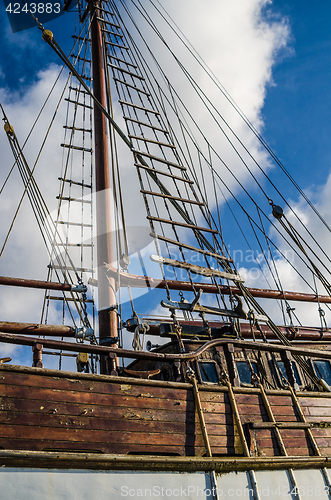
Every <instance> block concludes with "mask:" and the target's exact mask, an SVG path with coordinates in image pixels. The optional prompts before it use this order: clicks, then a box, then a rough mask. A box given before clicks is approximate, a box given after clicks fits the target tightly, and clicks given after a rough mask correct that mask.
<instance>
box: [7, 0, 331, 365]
mask: <svg viewBox="0 0 331 500" xmlns="http://www.w3.org/2000/svg"><path fill="white" fill-rule="evenodd" d="M154 3H155V5H156V6H158V8H160V5H161V6H163V7H165V8H166V9H167V11H168V12H169V14H170V15H171V16H172V17H173V19H174V20H175V21H176V23H177V25H178V26H179V27H180V29H181V30H182V31H183V33H184V34H185V36H187V38H188V39H189V40H190V42H191V43H192V44H193V46H194V47H195V48H196V49H197V51H198V52H199V54H200V55H201V56H202V58H203V60H204V61H205V63H206V64H207V65H208V66H209V67H210V68H211V70H212V71H213V73H214V74H215V75H216V76H217V78H218V80H219V81H220V82H221V84H222V85H223V86H224V87H225V89H226V90H227V92H229V94H230V95H231V96H232V98H233V99H234V100H235V102H236V103H237V105H238V106H239V107H240V108H241V109H242V111H243V112H244V113H245V115H246V116H247V117H248V118H249V120H250V121H251V122H252V123H253V124H254V126H255V127H256V128H257V129H258V130H259V132H260V133H261V134H262V135H263V137H264V138H265V139H266V140H267V142H268V143H269V145H270V146H271V148H272V149H273V150H274V151H275V152H276V154H277V155H278V157H279V158H280V159H281V161H282V162H283V164H284V165H285V167H286V168H287V169H288V171H289V172H290V174H291V175H292V176H293V177H294V178H295V179H296V181H297V182H298V183H299V185H300V187H301V188H302V189H303V190H304V191H305V192H306V193H307V194H308V195H309V197H310V198H311V200H312V201H313V202H314V203H315V204H316V206H317V208H318V210H319V211H320V212H321V214H322V215H323V217H324V218H325V219H326V220H327V221H328V222H329V223H331V210H330V203H329V191H330V190H329V186H330V183H331V181H330V179H329V176H330V159H331V154H330V139H329V138H330V113H329V110H330V102H331V91H330V84H329V82H330V72H331V66H330V58H331V55H330V54H331V35H330V31H329V25H330V19H331V6H330V4H329V3H328V2H318V3H313V2H311V1H307V0H291V1H285V0H277V1H276V0H275V1H274V2H271V1H268V0H233V1H231V2H229V1H228V0H205V1H204V2H203V3H202V2H200V1H197V0H181V1H180V2H178V0H167V1H165V0H160V2H156V1H155V2H154ZM126 4H127V5H131V2H130V0H126ZM145 5H146V6H148V7H149V10H150V13H151V15H152V16H153V18H154V19H155V20H159V21H160V22H161V20H160V18H159V16H158V14H157V13H156V11H155V9H154V8H153V7H152V6H151V5H150V4H149V2H145ZM119 7H120V8H121V6H120V5H119ZM133 12H134V9H133ZM74 16H75V14H74V13H68V14H65V15H64V16H62V17H60V18H59V19H57V20H54V21H51V22H50V23H48V25H47V26H46V27H47V28H48V29H51V30H52V31H53V32H54V35H55V37H56V39H57V41H58V42H59V43H60V45H61V46H62V47H63V49H64V50H65V51H66V52H67V53H68V52H69V50H70V47H71V43H72V39H71V38H70V34H71V33H70V29H71V25H72V23H73V19H74ZM139 22H140V23H141V24H140V25H141V26H143V22H142V21H139ZM0 28H1V33H2V40H1V53H0V102H1V103H2V105H3V106H4V108H5V111H6V113H7V114H8V117H9V119H10V121H11V122H12V124H13V126H14V127H15V131H16V133H17V135H18V137H19V139H20V141H21V143H23V142H24V140H25V138H26V136H27V134H28V131H29V129H30V127H31V125H32V123H33V121H34V119H35V117H36V115H37V112H38V110H39V108H40V106H41V105H42V102H43V100H44V99H45V97H46V95H47V93H48V91H49V89H50V87H51V85H52V82H53V80H54V78H55V77H56V75H57V74H58V72H59V69H60V62H59V61H58V59H57V56H56V55H55V54H54V53H52V51H51V49H50V48H49V47H48V46H47V44H45V42H43V41H42V40H41V33H40V31H39V30H38V29H37V28H33V29H30V30H26V31H24V32H20V33H12V32H11V28H10V25H9V22H8V20H7V17H6V13H5V9H4V6H3V7H2V13H1V15H0ZM162 29H163V30H164V33H165V35H167V34H171V31H170V30H169V29H168V28H167V27H166V26H165V25H164V23H163V24H162ZM149 36H150V35H149V34H146V39H147V41H149ZM172 38H173V41H172V42H171V44H172V45H171V46H172V48H173V49H174V50H176V51H178V54H179V58H180V60H181V61H182V62H183V63H184V64H185V65H186V66H187V67H188V68H189V69H190V70H191V69H192V71H196V73H195V78H196V79H197V81H198V82H199V84H201V86H203V88H204V89H205V90H206V91H207V92H208V95H209V96H210V97H211V99H213V102H215V104H216V106H217V107H218V108H219V109H220V110H221V113H222V115H223V116H225V118H226V119H227V120H228V121H229V122H230V123H231V125H232V126H233V127H235V128H236V130H237V131H238V134H239V135H240V137H242V138H243V140H244V141H245V143H246V144H247V145H248V146H249V147H250V148H251V149H253V150H254V155H255V157H256V158H257V159H258V161H259V162H260V164H261V165H262V167H263V169H265V171H267V172H268V173H269V175H270V177H271V178H272V180H273V181H274V182H275V183H278V187H279V188H280V189H281V190H282V194H283V195H284V196H285V197H286V198H287V199H288V200H290V202H291V204H292V206H293V207H296V208H297V210H298V213H299V214H300V218H301V220H303V221H304V222H305V223H306V225H307V226H308V227H309V228H310V229H311V230H315V231H316V232H317V233H318V234H317V235H318V238H319V241H321V242H322V244H323V245H324V247H325V248H327V247H328V248H330V243H331V241H330V240H331V239H330V234H329V233H328V232H327V231H325V228H323V225H322V224H321V223H320V222H318V220H317V219H316V216H314V215H313V214H312V212H311V211H310V210H309V209H308V208H307V206H306V205H305V204H304V203H303V202H302V199H301V198H300V196H299V193H298V192H297V191H296V190H294V189H293V186H292V185H291V183H289V182H287V181H286V178H285V176H284V175H283V174H281V172H280V170H279V169H278V168H277V167H275V166H272V163H271V162H270V161H269V160H268V159H267V157H266V155H265V152H264V151H263V150H262V148H261V147H259V146H258V144H257V143H256V141H255V140H254V139H253V138H252V136H251V135H250V134H249V133H248V131H247V128H246V127H245V126H244V125H243V124H242V123H241V121H240V120H239V119H238V117H237V116H236V115H234V114H231V112H230V109H229V108H228V107H227V105H226V103H225V100H224V99H223V98H222V97H221V95H220V93H219V92H218V91H216V89H215V87H214V86H213V85H212V84H211V82H210V80H209V79H208V78H207V76H206V74H205V73H203V72H202V71H201V69H199V67H196V69H194V67H193V62H192V61H191V59H190V58H189V57H187V56H186V55H185V54H184V51H183V48H182V46H181V45H180V44H179V42H178V41H176V39H175V37H172ZM164 65H165V67H166V69H168V71H169V72H170V73H171V78H172V81H173V83H174V85H176V87H177V88H178V89H179V92H181V93H182V94H185V93H186V92H187V90H186V88H187V87H186V82H185V80H184V79H183V76H182V74H180V73H179V72H177V70H175V69H174V66H173V63H172V61H171V60H167V59H166V56H164ZM60 82H62V83H63V82H64V76H61V78H60ZM60 87H61V86H59V90H57V91H56V92H57V93H55V94H56V95H55V96H54V98H53V99H52V100H51V102H50V104H49V109H50V110H52V109H53V110H54V107H55V103H56V99H57V97H58V95H59V92H60ZM182 94H181V95H182ZM186 98H187V99H188V103H190V102H191V101H190V99H191V96H190V94H187V95H186ZM50 112H51V111H50ZM197 113H198V117H199V119H200V120H201V123H202V124H203V126H204V128H205V129H208V130H209V127H210V122H209V121H208V120H209V119H208V118H207V117H206V115H205V113H204V112H203V110H202V108H201V109H200V108H197ZM63 118H64V116H63V115H61V111H59V123H60V122H61V120H62V122H61V123H63ZM46 123H47V120H46V118H45V119H44V118H42V120H41V124H40V127H39V129H36V131H35V135H34V137H32V138H31V140H30V141H29V143H28V146H27V149H26V154H27V156H28V159H29V161H30V162H32V163H33V160H34V158H35V156H36V153H35V148H36V147H38V146H39V145H40V140H41V139H40V138H41V137H42V135H43V131H44V130H45V127H46ZM220 135H221V134H220V132H219V131H217V130H215V131H213V132H212V131H211V142H212V143H220V145H221V146H222V154H223V155H224V157H225V158H226V160H227V161H228V162H230V163H231V165H232V169H233V170H234V171H235V172H237V173H238V174H239V173H240V175H241V179H242V180H243V181H244V182H245V183H247V186H249V187H251V188H252V190H253V193H255V195H256V196H257V197H259V196H260V194H259V193H258V192H257V190H256V187H255V186H254V183H252V181H251V179H250V177H249V176H248V174H247V172H243V171H239V166H237V164H236V161H235V160H234V159H233V157H232V153H230V152H229V153H228V152H227V151H226V149H225V143H224V148H223V142H222V141H223V139H222V138H221V137H220ZM61 142H62V137H61V126H58V127H56V126H55V128H54V131H53V132H52V140H51V152H50V153H48V156H46V157H45V158H43V161H42V163H41V166H40V168H39V167H38V169H39V170H37V171H36V177H37V178H38V182H39V185H40V187H41V189H42V191H43V193H44V194H45V196H46V197H47V194H46V191H47V188H48V187H49V185H50V184H51V183H52V182H53V181H54V182H56V178H57V177H58V171H57V170H56V165H54V163H56V161H57V160H55V159H56V158H58V157H60V156H58V155H59V154H61V152H60V153H57V152H56V151H57V150H56V148H57V146H58V145H59V143H61ZM59 149H60V148H59ZM223 149H224V151H223ZM0 150H1V162H0V184H1V185H2V183H3V182H4V179H5V178H6V175H7V173H8V172H9V169H10V166H11V165H12V157H11V152H10V149H9V146H8V142H7V139H6V136H5V134H4V133H3V134H2V135H0ZM256 173H257V175H258V176H259V179H261V182H262V183H263V185H264V186H268V183H267V182H266V181H265V180H263V176H262V175H261V174H259V173H258V172H257V171H256ZM123 175H124V176H125V175H126V174H125V172H124V174H123ZM127 175H130V174H127ZM222 176H223V177H224V178H226V179H227V181H228V183H230V184H231V182H233V181H232V180H231V178H230V176H229V174H228V173H226V172H222ZM20 182H21V181H20V179H19V178H18V176H17V174H16V177H15V174H14V177H13V178H12V179H11V180H10V183H9V184H8V186H6V189H4V191H3V193H2V194H1V195H0V196H1V197H2V200H1V209H0V217H1V219H0V220H1V225H0V235H1V238H2V239H3V238H4V236H5V234H6V232H7V230H8V227H9V224H10V218H11V216H12V215H13V213H14V211H15V209H16V206H17V203H18V200H19V196H20V194H21V193H22V186H21V184H20ZM231 188H233V189H235V190H236V189H237V187H236V186H235V183H233V184H231ZM131 190H134V186H133V184H132V183H128V192H129V194H130V196H131ZM270 192H271V193H274V192H273V191H272V190H271V191H270ZM54 194H55V195H56V194H57V192H56V190H55V192H54V193H53V194H52V195H50V196H53V198H50V199H49V202H50V208H51V209H52V210H54V209H55V206H56V205H55V200H54ZM238 195H240V190H238ZM271 196H273V194H271ZM275 202H276V203H280V202H281V200H280V199H275ZM261 203H262V199H261ZM263 203H264V206H263V209H264V210H265V211H266V212H267V213H268V214H269V213H270V208H269V212H268V204H265V200H263ZM234 209H235V207H234ZM139 210H140V209H139ZM139 210H138V211H137V210H136V211H135V216H136V215H137V213H139V214H140V211H139ZM141 213H142V212H141ZM228 215H229V214H228V212H226V210H225V208H224V221H223V224H224V226H223V229H224V234H225V237H226V238H228V243H229V245H230V252H231V251H232V252H233V251H234V250H235V249H236V250H237V249H239V247H240V245H241V243H242V239H241V236H240V234H238V235H237V233H235V232H234V231H233V230H232V228H233V220H230V218H229V217H228ZM128 217H129V219H130V220H129V222H132V223H133V224H134V223H135V219H134V217H133V211H132V210H131V213H129V215H128ZM131 219H132V221H131ZM269 234H270V236H272V235H273V236H274V238H275V240H276V242H277V243H278V244H279V246H280V248H281V249H282V250H283V251H286V250H288V248H286V245H285V244H284V243H283V242H282V241H281V239H280V238H279V235H278V234H277V233H276V232H275V231H274V232H273V230H272V229H270V233H269ZM40 242H41V239H40V236H39V233H38V228H37V225H36V223H35V222H34V221H33V218H32V217H31V215H30V208H29V205H28V203H26V202H25V203H24V204H23V209H22V211H21V213H20V214H19V217H18V220H17V229H16V230H14V231H13V233H12V235H11V237H10V240H9V242H8V246H7V248H6V251H5V252H4V254H3V256H2V258H1V261H0V273H1V274H3V275H8V276H19V277H30V278H31V277H32V278H37V279H45V277H46V265H47V263H48V258H47V254H46V252H45V251H44V250H43V247H42V242H41V243H40ZM1 246H2V245H1ZM253 249H254V251H255V250H256V252H258V248H257V245H255V247H254V248H253ZM37 255H38V258H36V256H37ZM243 255H244V257H240V253H237V257H238V256H239V258H238V261H237V262H236V264H237V266H238V267H239V268H242V272H243V273H245V270H246V271H247V279H248V284H249V285H252V286H259V284H258V283H257V282H256V279H255V276H254V274H251V275H249V273H248V272H249V269H250V268H252V267H254V265H253V264H251V263H250V264H249V263H248V262H246V261H245V256H246V254H243ZM298 264H299V265H300V263H298ZM279 272H280V274H281V276H282V283H283V287H284V289H291V288H292V289H293V288H297V289H298V287H300V286H301V284H300V282H299V280H298V278H297V276H296V275H295V274H293V273H292V271H291V269H290V268H289V267H288V266H287V265H286V263H284V262H282V263H281V265H280V270H279ZM41 298H42V294H40V293H33V292H31V293H30V292H29V293H28V294H27V293H26V290H13V289H9V288H8V289H6V291H5V293H4V292H3V291H1V290H0V307H1V311H2V316H3V320H8V321H39V318H40V311H41V305H40V304H41ZM144 300H145V299H144V297H141V298H139V299H138V307H139V306H140V308H142V307H144ZM298 310H299V307H298ZM315 313H316V311H315ZM303 315H304V316H303V317H304V319H303V320H302V322H303V323H304V324H310V323H313V324H314V323H315V324H316V322H317V321H318V316H316V314H315V316H314V321H312V320H311V317H310V312H309V314H308V312H307V309H305V310H304V311H303ZM53 319H54V321H55V320H56V318H55V317H54V318H53ZM330 319H331V318H330ZM2 352H3V353H4V355H5V354H6V353H8V352H11V353H12V355H13V357H14V358H15V356H16V358H15V359H16V360H17V359H18V357H20V356H21V360H22V359H23V358H22V356H23V354H21V353H20V351H17V350H16V351H15V352H14V350H13V348H12V347H11V346H10V347H4V348H3V350H2ZM1 355H2V354H1V352H0V356H1ZM24 356H25V354H24ZM27 359H28V358H27ZM23 361H24V362H25V358H24V360H23ZM26 362H27V364H29V363H30V361H29V360H28V361H26Z"/></svg>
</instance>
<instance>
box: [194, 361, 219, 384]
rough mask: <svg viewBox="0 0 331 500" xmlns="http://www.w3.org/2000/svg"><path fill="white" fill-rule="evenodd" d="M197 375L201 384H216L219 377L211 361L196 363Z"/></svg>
mask: <svg viewBox="0 0 331 500" xmlns="http://www.w3.org/2000/svg"><path fill="white" fill-rule="evenodd" d="M198 367H199V375H200V379H201V382H203V383H206V382H209V383H211V384H218V382H219V377H218V373H217V369H216V365H215V363H214V362H213V361H209V362H208V361H200V362H199V363H198Z"/></svg>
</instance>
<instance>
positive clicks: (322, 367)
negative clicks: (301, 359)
mask: <svg viewBox="0 0 331 500" xmlns="http://www.w3.org/2000/svg"><path fill="white" fill-rule="evenodd" d="M313 366H314V368H315V372H316V375H317V376H318V377H320V378H322V379H324V380H325V382H326V383H327V384H329V385H330V384H331V366H330V362H329V361H327V360H324V359H316V360H314V361H313Z"/></svg>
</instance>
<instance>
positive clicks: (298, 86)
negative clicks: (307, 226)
mask: <svg viewBox="0 0 331 500" xmlns="http://www.w3.org/2000/svg"><path fill="white" fill-rule="evenodd" d="M274 8H275V9H276V10H277V11H278V12H280V13H281V15H285V16H287V17H288V19H289V23H290V27H291V34H292V40H291V43H290V47H292V48H293V53H292V54H289V56H288V57H285V58H284V59H283V60H282V61H281V62H280V63H279V64H278V65H276V66H275V67H274V70H273V80H274V82H275V86H272V87H270V88H269V89H268V92H267V97H266V101H265V105H264V108H263V115H264V117H265V134H264V135H265V137H266V139H267V141H268V143H269V144H270V145H271V147H272V148H273V149H275V151H276V152H277V154H278V156H279V157H280V158H281V160H282V161H283V163H284V164H285V165H286V167H287V168H288V170H289V171H290V172H291V173H293V175H294V176H295V177H296V179H297V181H298V182H299V184H300V185H301V187H302V188H303V189H305V188H307V187H309V186H310V185H312V184H317V185H318V184H324V183H325V180H326V177H327V176H328V174H329V172H330V165H331V151H330V141H329V138H330V131H331V122H330V103H331V86H330V81H331V33H330V20H331V4H330V3H329V2H325V1H322V2H310V1H309V0H302V1H301V0H300V1H298V0H292V1H276V2H274Z"/></svg>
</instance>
